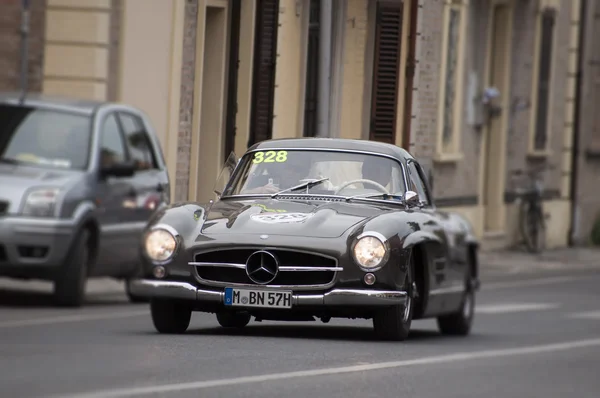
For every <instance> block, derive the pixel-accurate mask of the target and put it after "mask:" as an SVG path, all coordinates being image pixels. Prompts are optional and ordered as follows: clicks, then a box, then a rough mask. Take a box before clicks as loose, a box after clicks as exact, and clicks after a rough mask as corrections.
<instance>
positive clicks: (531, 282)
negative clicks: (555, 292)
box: [481, 276, 585, 290]
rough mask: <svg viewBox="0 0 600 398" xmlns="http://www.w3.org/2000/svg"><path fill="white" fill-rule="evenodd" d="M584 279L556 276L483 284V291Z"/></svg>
mask: <svg viewBox="0 0 600 398" xmlns="http://www.w3.org/2000/svg"><path fill="white" fill-rule="evenodd" d="M584 278H585V277H583V276H581V277H575V276H556V277H551V278H540V279H531V280H524V281H513V282H492V283H482V284H481V290H497V289H510V288H512V287H523V286H542V285H552V284H555V283H563V282H572V281H575V280H579V279H584Z"/></svg>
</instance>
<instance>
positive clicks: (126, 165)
mask: <svg viewBox="0 0 600 398" xmlns="http://www.w3.org/2000/svg"><path fill="white" fill-rule="evenodd" d="M100 173H101V175H102V176H103V177H109V176H113V177H131V176H133V175H134V174H135V164H134V163H133V162H120V163H114V164H112V165H111V166H110V167H105V168H103V169H102V170H101V171H100Z"/></svg>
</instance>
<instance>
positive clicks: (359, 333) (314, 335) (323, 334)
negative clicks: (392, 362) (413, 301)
mask: <svg viewBox="0 0 600 398" xmlns="http://www.w3.org/2000/svg"><path fill="white" fill-rule="evenodd" d="M186 334H187V335H198V336H232V337H233V336H236V337H270V338H282V339H315V340H337V341H372V342H377V343H379V342H381V343H386V342H385V341H380V340H378V339H377V337H376V336H375V333H374V332H373V329H372V328H368V327H358V326H328V325H306V326H303V325H302V326H299V325H297V324H296V325H283V324H282V325H252V326H246V327H245V328H243V329H229V328H227V329H226V328H221V327H217V328H210V329H192V330H189V331H188V332H187V333H186ZM441 338H448V337H446V336H442V335H441V334H439V333H438V332H437V331H431V330H412V331H411V332H410V335H409V337H408V340H412V341H419V340H426V339H441Z"/></svg>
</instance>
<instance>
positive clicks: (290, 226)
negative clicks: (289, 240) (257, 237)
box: [202, 199, 388, 238]
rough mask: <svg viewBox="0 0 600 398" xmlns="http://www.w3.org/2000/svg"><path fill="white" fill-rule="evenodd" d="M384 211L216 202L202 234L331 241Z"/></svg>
mask: <svg viewBox="0 0 600 398" xmlns="http://www.w3.org/2000/svg"><path fill="white" fill-rule="evenodd" d="M385 211H388V209H387V208H386V207H384V206H380V205H377V204H374V205H371V204H365V203H364V202H361V203H345V202H329V201H328V202H324V201H322V200H318V201H309V200H301V201H300V200H289V199H282V200H274V199H265V200H253V201H233V200H229V199H227V200H222V201H218V202H216V203H215V204H214V205H213V206H212V207H211V208H210V209H209V211H208V213H207V215H206V220H205V222H204V225H203V227H202V233H203V234H205V235H214V234H231V233H233V234H267V235H287V236H311V237H317V238H335V237H339V236H341V235H342V234H344V232H345V231H347V230H348V229H349V228H351V227H353V226H355V225H356V224H358V223H360V222H362V221H364V220H366V219H369V218H371V217H374V216H377V215H379V214H381V213H382V212H385Z"/></svg>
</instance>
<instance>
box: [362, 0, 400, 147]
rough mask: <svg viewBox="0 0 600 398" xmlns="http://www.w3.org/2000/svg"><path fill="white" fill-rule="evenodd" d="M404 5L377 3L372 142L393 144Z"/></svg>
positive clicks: (372, 98) (370, 137) (398, 3)
mask: <svg viewBox="0 0 600 398" xmlns="http://www.w3.org/2000/svg"><path fill="white" fill-rule="evenodd" d="M402 11H403V4H402V2H398V1H396V2H387V1H386V2H384V1H381V2H378V4H377V23H376V33H375V56H374V58H375V61H374V67H373V95H372V97H371V129H370V134H369V139H371V140H374V141H382V142H387V143H394V142H395V139H396V114H397V112H396V108H397V104H398V78H399V67H400V49H401V43H402Z"/></svg>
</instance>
